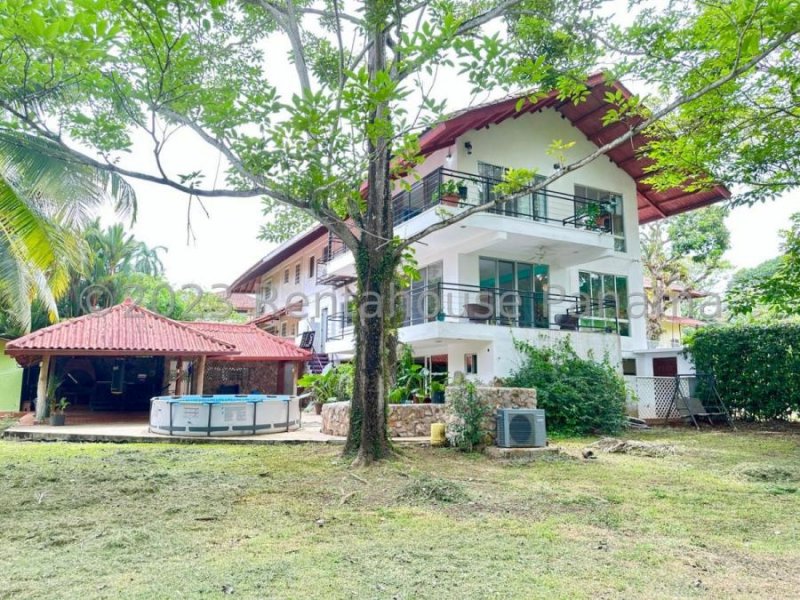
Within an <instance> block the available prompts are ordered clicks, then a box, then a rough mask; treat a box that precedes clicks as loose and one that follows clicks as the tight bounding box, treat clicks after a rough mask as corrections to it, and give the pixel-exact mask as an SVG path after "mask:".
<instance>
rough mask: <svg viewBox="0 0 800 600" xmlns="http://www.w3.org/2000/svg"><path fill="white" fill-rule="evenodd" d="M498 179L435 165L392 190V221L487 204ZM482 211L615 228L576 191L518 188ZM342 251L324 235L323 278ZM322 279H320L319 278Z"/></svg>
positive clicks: (606, 212)
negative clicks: (403, 186)
mask: <svg viewBox="0 0 800 600" xmlns="http://www.w3.org/2000/svg"><path fill="white" fill-rule="evenodd" d="M498 183H501V181H500V180H499V179H493V178H491V177H484V176H481V175H473V174H471V173H463V172H461V171H453V170H451V169H445V168H443V167H442V168H439V169H436V170H435V171H433V172H431V173H429V174H428V175H426V176H425V177H423V178H422V179H420V180H419V181H417V182H416V183H414V184H413V185H412V186H411V187H410V189H408V190H404V191H402V192H400V193H399V194H396V195H395V196H394V198H393V200H392V202H393V206H392V210H393V213H394V223H395V225H399V224H401V223H405V222H406V221H408V220H410V219H413V218H414V217H416V216H417V215H419V214H421V213H423V212H425V211H426V210H429V209H431V208H433V207H434V206H439V205H442V206H446V207H453V208H465V207H469V206H479V205H481V204H487V203H489V202H492V201H494V200H496V199H497V197H496V194H495V191H494V188H495V186H496V185H497V184H498ZM487 212H489V213H493V214H501V215H505V216H508V217H516V218H522V219H530V220H533V221H539V222H543V223H551V224H555V225H560V226H562V227H572V228H574V229H583V230H586V231H597V232H601V233H609V234H614V233H615V232H614V227H615V225H614V223H615V220H614V218H613V205H612V203H611V202H597V201H594V200H590V199H588V198H583V197H581V196H571V195H569V194H563V193H561V192H553V191H550V190H539V191H538V192H531V193H523V194H520V195H519V196H517V197H515V198H514V199H513V200H507V201H503V202H501V203H500V204H499V205H497V206H494V207H492V208H491V209H490V210H488V211H487ZM346 252H347V247H346V246H345V245H344V243H343V242H342V240H341V239H339V237H338V236H336V235H334V234H329V235H328V243H327V245H326V246H325V248H324V250H323V252H322V256H321V257H320V259H319V261H318V264H319V265H321V268H320V269H319V273H318V279H320V280H321V279H323V278H324V277H325V273H326V267H325V265H327V264H328V263H329V262H330V261H331V260H333V259H334V258H335V257H337V256H339V255H341V254H344V253H346ZM320 282H321V283H322V281H320Z"/></svg>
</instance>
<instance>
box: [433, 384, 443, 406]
mask: <svg viewBox="0 0 800 600" xmlns="http://www.w3.org/2000/svg"><path fill="white" fill-rule="evenodd" d="M431 400H432V401H433V403H434V404H444V384H443V383H441V382H439V381H431Z"/></svg>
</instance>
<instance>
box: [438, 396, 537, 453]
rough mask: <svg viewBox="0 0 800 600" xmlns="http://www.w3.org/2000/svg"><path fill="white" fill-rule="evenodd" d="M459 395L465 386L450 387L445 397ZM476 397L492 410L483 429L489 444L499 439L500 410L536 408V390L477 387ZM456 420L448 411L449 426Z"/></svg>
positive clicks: (484, 422) (447, 420)
mask: <svg viewBox="0 0 800 600" xmlns="http://www.w3.org/2000/svg"><path fill="white" fill-rule="evenodd" d="M457 393H464V387H463V384H459V383H456V384H454V385H451V386H448V387H447V389H446V390H445V397H448V396H449V397H452V396H453V395H454V394H457ZM475 396H476V398H477V400H478V401H479V402H481V403H483V404H484V405H486V406H490V407H491V408H492V411H491V412H490V413H489V416H487V417H486V418H485V419H484V420H483V424H482V427H481V429H482V430H483V432H484V435H485V438H486V443H487V444H493V443H494V441H495V438H496V437H497V421H496V419H495V414H496V412H497V409H498V408H536V390H535V389H531V388H510V387H493V386H476V387H475ZM445 406H448V405H445ZM456 418H457V417H456V416H455V415H453V414H452V411H448V413H447V415H446V421H445V422H446V423H448V424H449V423H451V422H453V420H454V419H456Z"/></svg>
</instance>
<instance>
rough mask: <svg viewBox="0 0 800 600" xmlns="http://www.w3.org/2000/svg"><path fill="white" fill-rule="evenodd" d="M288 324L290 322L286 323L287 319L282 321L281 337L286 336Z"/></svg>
mask: <svg viewBox="0 0 800 600" xmlns="http://www.w3.org/2000/svg"><path fill="white" fill-rule="evenodd" d="M287 326H288V323H286V321H284V322H283V323H281V337H286V328H287Z"/></svg>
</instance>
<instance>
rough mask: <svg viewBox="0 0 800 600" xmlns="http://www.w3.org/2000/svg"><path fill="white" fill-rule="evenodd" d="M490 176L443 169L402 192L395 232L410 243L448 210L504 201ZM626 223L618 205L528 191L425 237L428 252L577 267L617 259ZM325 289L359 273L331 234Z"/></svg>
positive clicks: (323, 269) (322, 279)
mask: <svg viewBox="0 0 800 600" xmlns="http://www.w3.org/2000/svg"><path fill="white" fill-rule="evenodd" d="M500 182H501V181H500V180H498V179H493V178H490V177H484V176H480V175H474V174H471V173H463V172H460V171H454V170H451V169H446V168H439V169H436V170H435V171H433V172H431V173H429V174H428V175H426V176H425V177H423V178H421V179H420V180H419V181H417V182H415V183H414V184H413V185H411V186H410V188H409V189H407V190H403V191H401V192H399V193H398V194H396V195H395V196H394V199H393V206H392V209H393V214H394V224H395V228H396V233H397V235H398V236H400V237H407V236H410V235H413V234H415V233H417V232H418V231H421V230H423V229H424V228H425V227H427V226H429V225H432V224H433V223H436V222H438V221H440V220H441V219H442V217H443V214H442V213H443V212H445V211H446V212H450V213H457V212H459V211H461V210H466V209H468V208H470V207H474V206H480V205H484V204H489V203H492V202H495V201H497V194H496V192H495V187H496V186H497V184H498V183H500ZM622 223H623V221H622V218H621V216H620V215H619V214H618V211H617V207H616V206H615V202H614V201H613V200H608V201H596V200H590V199H588V198H583V197H580V196H575V195H569V194H564V193H561V192H555V191H550V190H547V189H545V190H539V191H537V192H528V193H522V194H520V195H518V196H517V197H515V198H514V199H511V200H507V201H503V202H502V203H500V204H498V205H496V206H492V207H491V208H489V209H487V210H486V211H485V212H479V213H476V214H473V215H471V216H469V217H467V218H466V219H464V220H463V221H461V222H460V223H459V224H458V226H457V227H455V226H454V227H452V228H446V229H444V230H441V231H438V232H436V233H434V234H432V235H431V237H430V238H428V239H426V242H427V243H428V244H429V246H438V247H443V248H451V249H453V248H456V247H458V245H459V244H466V245H467V247H468V248H469V249H470V250H471V251H476V250H485V251H492V250H494V251H499V252H512V253H513V252H515V251H519V252H526V253H528V254H532V253H533V252H534V251H535V252H536V253H537V255H539V256H540V260H541V261H542V262H547V263H548V264H553V265H563V266H568V265H574V264H580V263H581V262H585V261H589V260H595V259H597V258H600V257H602V256H605V255H607V254H609V253H611V251H612V250H614V248H615V247H618V246H619V243H620V240H622V243H624V231H623V225H622ZM319 263H320V268H319V270H318V275H317V280H318V283H323V284H333V285H338V284H346V283H349V282H350V281H352V277H353V275H354V274H355V265H354V263H353V257H352V254H351V253H350V252H348V250H347V248H346V247H345V246H344V244H343V243H342V241H341V240H340V239H339V238H338V237H337V236H335V235H332V234H331V235H329V238H328V245H327V246H326V249H325V251H324V253H323V256H322V257H321V259H320V261H319Z"/></svg>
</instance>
